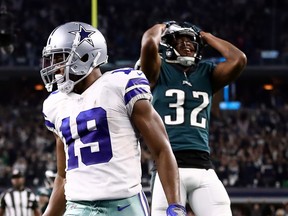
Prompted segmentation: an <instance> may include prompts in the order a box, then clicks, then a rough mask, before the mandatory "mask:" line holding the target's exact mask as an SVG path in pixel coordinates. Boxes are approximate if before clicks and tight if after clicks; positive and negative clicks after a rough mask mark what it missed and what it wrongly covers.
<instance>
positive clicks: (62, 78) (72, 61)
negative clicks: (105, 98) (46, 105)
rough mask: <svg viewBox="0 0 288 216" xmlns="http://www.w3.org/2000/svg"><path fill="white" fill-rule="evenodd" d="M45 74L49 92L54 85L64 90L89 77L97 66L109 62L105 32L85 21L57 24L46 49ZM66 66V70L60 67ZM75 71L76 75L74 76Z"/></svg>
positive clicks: (43, 70)
mask: <svg viewBox="0 0 288 216" xmlns="http://www.w3.org/2000/svg"><path fill="white" fill-rule="evenodd" d="M42 58H43V62H42V69H41V70H40V74H41V78H42V80H43V82H44V84H45V87H46V89H47V91H48V92H51V91H52V89H53V85H54V84H55V83H57V87H58V89H59V90H60V91H62V92H64V93H67V94H68V93H69V92H71V91H72V90H73V88H74V86H75V85H76V84H77V83H79V82H80V81H81V80H83V79H84V78H85V77H87V76H88V75H89V74H90V73H91V71H92V70H93V68H95V67H99V66H100V65H102V64H105V63H107V60H108V55H107V44H106V40H105V38H104V36H103V35H102V34H101V32H100V31H99V30H97V29H96V28H94V27H93V26H91V25H89V24H86V23H83V22H68V23H66V24H63V25H61V26H58V27H57V28H55V29H54V30H53V31H52V33H51V34H50V36H49V38H48V40H47V44H46V46H45V47H44V49H43V52H42ZM61 68H64V74H63V75H62V74H60V73H59V69H61ZM70 75H73V76H74V77H76V79H75V78H73V80H72V79H71V76H70Z"/></svg>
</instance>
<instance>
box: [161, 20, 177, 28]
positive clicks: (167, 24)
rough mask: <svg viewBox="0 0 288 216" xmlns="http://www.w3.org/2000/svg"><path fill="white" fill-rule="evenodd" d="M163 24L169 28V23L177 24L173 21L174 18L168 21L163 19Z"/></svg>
mask: <svg viewBox="0 0 288 216" xmlns="http://www.w3.org/2000/svg"><path fill="white" fill-rule="evenodd" d="M163 24H165V25H166V28H169V27H170V26H171V25H173V24H177V22H176V21H174V20H170V21H165V22H163Z"/></svg>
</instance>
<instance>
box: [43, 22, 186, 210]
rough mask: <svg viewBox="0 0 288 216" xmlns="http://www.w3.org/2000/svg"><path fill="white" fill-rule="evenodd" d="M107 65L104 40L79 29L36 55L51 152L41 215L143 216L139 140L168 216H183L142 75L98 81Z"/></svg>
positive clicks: (69, 28)
mask: <svg viewBox="0 0 288 216" xmlns="http://www.w3.org/2000/svg"><path fill="white" fill-rule="evenodd" d="M107 58H108V56H107V46H106V41H105V38H104V37H103V35H102V34H101V33H100V32H99V31H98V30H97V29H96V28H94V27H93V26H91V25H89V24H86V23H82V22H69V23H65V24H63V25H61V26H59V27H57V28H56V29H55V30H53V32H52V33H51V34H50V36H49V38H48V41H47V45H46V46H45V47H44V49H43V67H42V70H41V71H40V74H41V77H42V80H43V82H44V84H45V87H46V89H47V90H48V91H49V92H52V93H51V94H50V96H49V97H48V98H47V99H46V100H45V101H44V103H43V114H44V118H45V125H46V126H47V128H48V129H49V130H51V131H52V132H53V133H54V135H55V138H56V146H57V147H56V148H57V176H56V179H55V182H54V188H53V192H52V195H51V198H50V202H49V205H48V207H47V209H46V211H45V213H44V215H45V216H57V215H63V213H64V212H65V213H64V215H67V216H68V215H77V216H79V215H85V216H87V215H90V216H92V215H97V216H108V215H109V216H116V215H117V216H148V215H149V214H150V213H149V206H148V203H147V200H146V197H145V195H144V193H143V191H142V186H141V162H140V154H141V152H140V144H139V139H140V137H141V138H143V140H144V141H145V143H146V144H147V146H148V148H149V150H150V151H151V153H152V155H153V158H154V160H155V162H156V164H157V169H158V172H159V176H160V179H161V182H162V184H163V187H164V188H165V194H166V199H167V202H168V203H169V207H168V208H167V215H171V216H174V215H175V216H177V215H178V216H180V215H181V216H183V215H186V211H185V208H184V207H183V206H181V205H180V204H179V201H180V194H179V174H178V171H177V164H176V160H175V157H174V156H173V153H172V150H171V148H170V147H169V146H170V145H169V141H168V136H167V133H166V131H165V129H164V125H163V122H162V121H161V118H160V117H159V115H158V114H157V113H156V111H155V110H154V109H153V108H152V106H151V104H150V100H151V97H152V96H151V92H150V87H149V83H148V81H147V79H146V77H145V75H144V74H143V73H142V71H139V70H134V69H131V68H123V69H118V70H113V71H110V72H106V73H104V74H102V73H101V70H100V65H102V64H105V63H106V62H107ZM55 85H56V86H57V89H56V90H55V91H53V90H54V86H55ZM66 201H67V202H66ZM65 204H66V207H65Z"/></svg>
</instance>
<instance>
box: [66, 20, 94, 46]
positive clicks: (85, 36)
mask: <svg viewBox="0 0 288 216" xmlns="http://www.w3.org/2000/svg"><path fill="white" fill-rule="evenodd" d="M77 32H79V34H80V41H79V44H80V43H82V42H84V41H86V42H88V43H89V44H90V45H91V46H93V47H94V44H93V41H92V39H91V38H90V36H91V35H92V34H94V33H95V32H96V31H92V30H87V29H85V28H84V26H82V25H81V24H80V25H79V29H78V30H76V31H71V32H69V33H71V34H74V35H76V34H77Z"/></svg>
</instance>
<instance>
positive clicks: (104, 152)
mask: <svg viewBox="0 0 288 216" xmlns="http://www.w3.org/2000/svg"><path fill="white" fill-rule="evenodd" d="M89 121H92V122H94V127H92V128H88V122H89ZM76 124H77V132H78V135H79V138H80V140H81V142H82V143H83V144H87V146H86V147H82V148H81V149H80V154H81V161H82V162H83V163H84V164H85V165H87V166H89V165H93V164H99V163H106V162H108V161H110V159H111V158H112V156H113V154H112V147H111V140H110V134H109V129H108V122H107V117H106V111H105V110H103V109H102V108H93V109H90V110H86V111H83V112H81V113H79V115H78V116H77V118H76ZM60 130H61V131H62V134H63V136H64V138H65V140H66V144H67V145H68V157H69V158H68V167H67V169H68V170H71V169H75V168H78V167H79V162H78V156H76V155H75V139H73V138H72V134H71V128H70V117H68V118H65V119H63V120H62V125H61V127H60ZM96 142H97V143H98V146H99V151H97V152H92V151H91V146H90V145H89V144H92V143H96ZM88 145H89V146H88Z"/></svg>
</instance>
